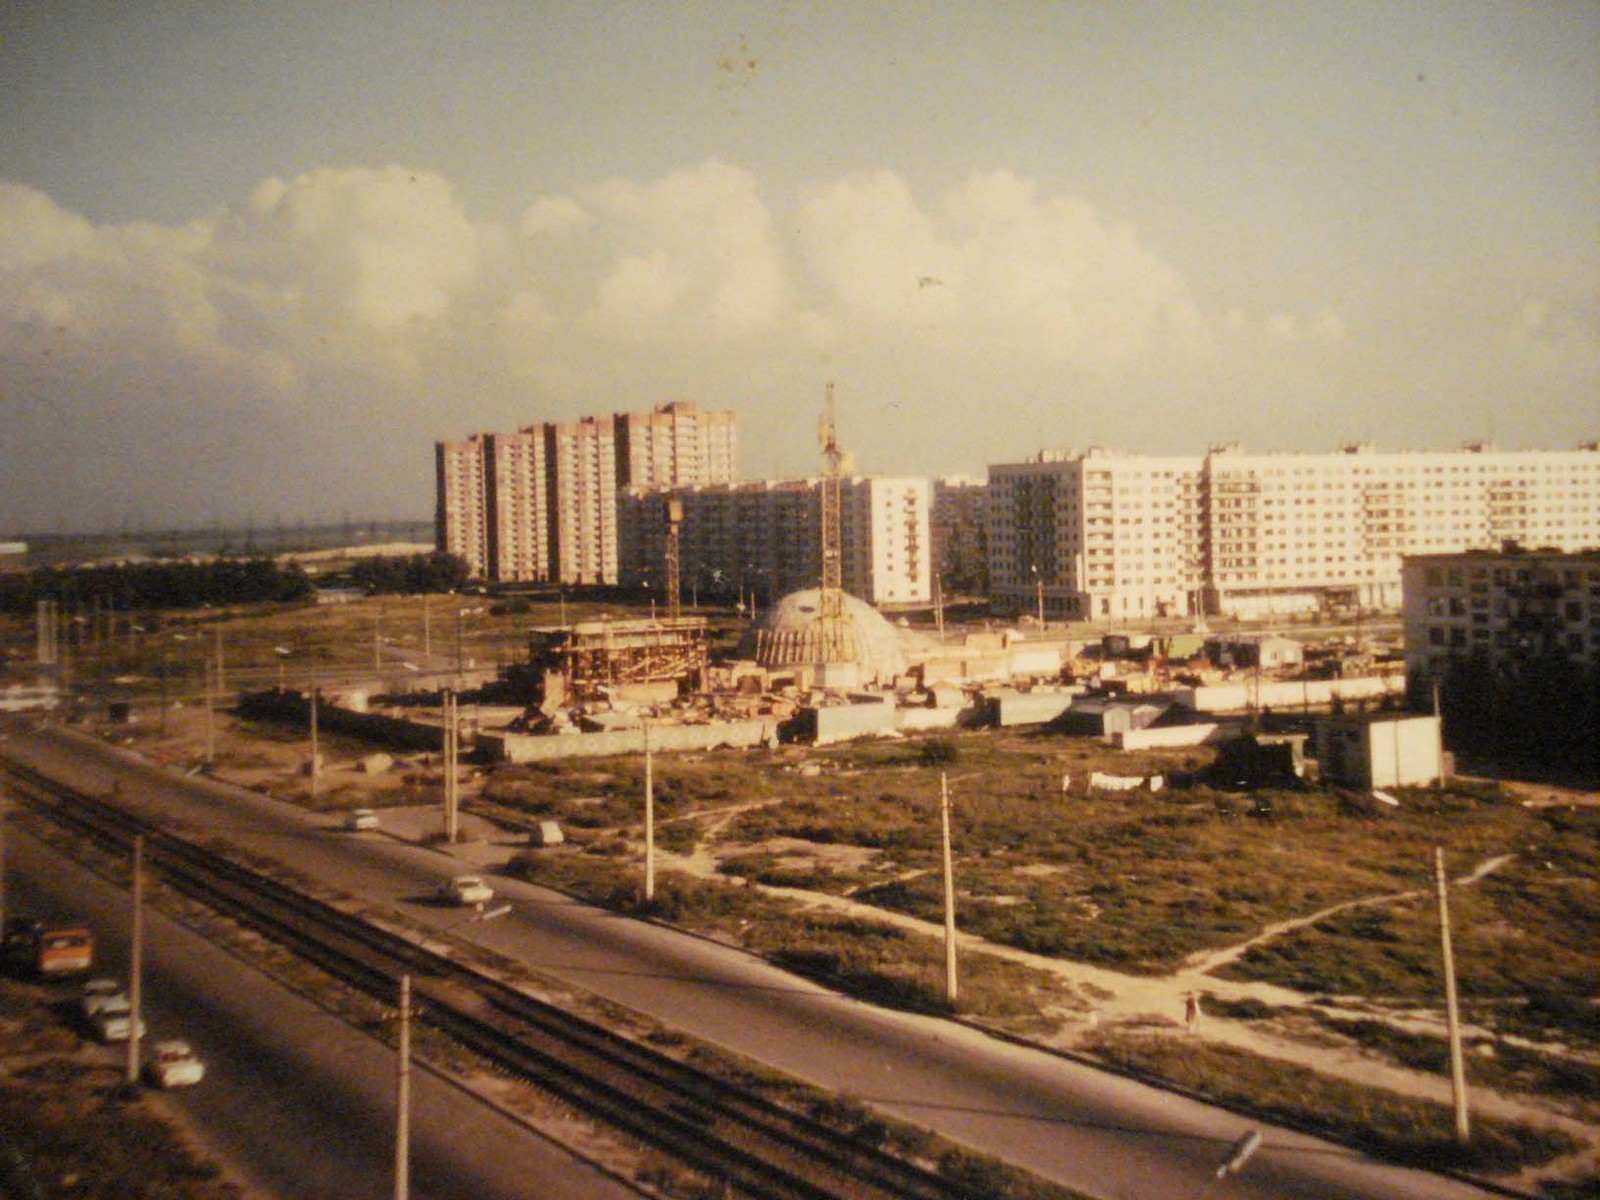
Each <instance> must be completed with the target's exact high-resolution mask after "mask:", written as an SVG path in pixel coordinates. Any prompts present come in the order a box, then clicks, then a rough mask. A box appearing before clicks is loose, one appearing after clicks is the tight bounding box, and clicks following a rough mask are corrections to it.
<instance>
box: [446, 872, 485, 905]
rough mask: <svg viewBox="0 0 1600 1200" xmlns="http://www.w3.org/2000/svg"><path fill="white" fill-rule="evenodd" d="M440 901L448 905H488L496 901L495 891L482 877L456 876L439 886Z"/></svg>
mask: <svg viewBox="0 0 1600 1200" xmlns="http://www.w3.org/2000/svg"><path fill="white" fill-rule="evenodd" d="M439 899H441V900H443V901H444V902H445V903H446V904H487V903H489V901H491V900H493V899H494V889H493V888H492V887H490V886H489V885H488V884H487V883H485V882H484V881H483V876H482V875H456V876H452V877H451V878H449V879H446V880H445V881H444V882H443V883H441V884H440V885H439Z"/></svg>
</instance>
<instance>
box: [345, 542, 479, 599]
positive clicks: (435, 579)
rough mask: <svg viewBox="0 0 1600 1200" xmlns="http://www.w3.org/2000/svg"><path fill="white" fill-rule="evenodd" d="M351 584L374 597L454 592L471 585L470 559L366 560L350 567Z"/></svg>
mask: <svg viewBox="0 0 1600 1200" xmlns="http://www.w3.org/2000/svg"><path fill="white" fill-rule="evenodd" d="M349 574H350V581H351V583H353V584H354V585H355V586H356V587H358V588H361V589H362V590H363V591H365V592H367V593H369V594H371V595H393V594H396V593H404V594H410V595H417V594H420V593H423V592H453V591H457V590H459V589H460V588H461V587H463V586H464V585H465V584H466V582H467V576H468V573H467V563H466V560H465V559H463V558H461V557H460V556H459V555H455V554H443V553H440V552H438V551H435V552H433V553H432V554H413V555H408V556H406V557H403V558H385V557H383V556H381V555H380V556H379V557H376V558H363V559H360V560H358V561H357V562H356V563H355V564H354V565H353V566H352V567H351V568H350V572H349Z"/></svg>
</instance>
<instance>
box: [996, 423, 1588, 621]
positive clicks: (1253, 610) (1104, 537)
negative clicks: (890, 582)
mask: <svg viewBox="0 0 1600 1200" xmlns="http://www.w3.org/2000/svg"><path fill="white" fill-rule="evenodd" d="M987 528H988V537H989V570H990V591H991V596H992V597H993V598H994V599H996V600H997V601H999V602H1001V603H1002V604H1005V605H1006V606H1008V607H1011V608H1012V609H1014V610H1015V611H1021V612H1031V611H1033V607H1034V605H1035V603H1036V602H1037V601H1038V600H1041V599H1042V601H1043V607H1044V608H1045V611H1046V614H1047V615H1048V616H1055V617H1067V618H1097V617H1108V618H1136V617H1152V616H1163V615H1167V616H1176V615H1184V614H1193V613H1197V612H1202V611H1203V612H1223V613H1234V614H1239V615H1250V614H1265V613H1273V612H1296V611H1309V610H1314V609H1317V608H1320V607H1324V606H1329V605H1333V606H1340V605H1348V606H1360V607H1372V608H1390V609H1393V608H1398V607H1399V604H1400V563H1401V558H1402V556H1404V555H1408V554H1428V553H1450V552H1458V551H1464V550H1471V549H1491V548H1493V549H1498V548H1499V547H1500V546H1501V545H1502V544H1504V543H1508V542H1514V543H1518V544H1520V545H1524V546H1533V547H1547V546H1548V547H1554V548H1556V549H1560V550H1565V551H1574V550H1579V549H1583V548H1586V547H1594V546H1600V446H1596V444H1594V443H1590V444H1587V445H1585V446H1583V447H1580V448H1579V449H1577V450H1572V451H1499V450H1496V449H1494V448H1493V447H1490V446H1484V445H1475V446H1469V447H1467V448H1466V449H1464V450H1460V451H1450V452H1434V451H1425V452H1417V451H1406V452H1400V453H1378V452H1375V451H1373V450H1372V449H1371V448H1369V447H1366V446H1350V447H1347V448H1345V449H1344V450H1343V451H1340V452H1338V453H1333V454H1245V453H1242V452H1241V451H1239V450H1238V449H1237V448H1236V447H1233V446H1223V447H1214V448H1213V449H1212V450H1211V451H1210V452H1209V453H1207V454H1205V455H1203V456H1195V457H1147V456H1140V455H1123V454H1114V453H1108V452H1106V451H1103V450H1098V449H1094V450H1090V451H1089V452H1088V453H1086V454H1077V453H1065V454H1055V453H1044V454H1041V455H1039V456H1038V457H1037V458H1036V459H1034V460H1033V461H1031V462H1026V463H1011V464H1002V465H998V466H991V467H990V468H989V498H988V526H987Z"/></svg>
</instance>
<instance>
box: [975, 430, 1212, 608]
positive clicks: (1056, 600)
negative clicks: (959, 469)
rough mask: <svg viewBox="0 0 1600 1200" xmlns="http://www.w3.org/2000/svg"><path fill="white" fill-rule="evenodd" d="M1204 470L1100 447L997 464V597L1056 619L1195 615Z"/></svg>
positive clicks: (993, 472) (991, 509) (991, 530)
mask: <svg viewBox="0 0 1600 1200" xmlns="http://www.w3.org/2000/svg"><path fill="white" fill-rule="evenodd" d="M1204 463H1205V460H1204V459H1202V458H1151V457H1144V456H1134V455H1120V454H1108V453H1106V452H1105V451H1102V450H1099V449H1092V450H1090V451H1089V452H1088V453H1087V454H1071V453H1068V454H1054V453H1049V452H1046V453H1044V454H1041V455H1039V456H1038V457H1037V458H1036V459H1035V460H1034V461H1033V462H1028V463H1012V464H1004V465H999V466H991V467H990V468H989V502H988V506H987V509H986V517H987V530H988V549H989V593H990V597H991V599H993V600H996V601H999V602H1000V603H1001V604H1002V605H1003V606H1005V607H1008V608H1010V609H1012V610H1013V611H1016V612H1027V613H1033V612H1035V611H1036V610H1037V609H1038V608H1042V609H1043V610H1044V615H1045V617H1046V619H1055V620H1060V619H1082V618H1092V617H1109V618H1136V617H1154V616H1176V615H1182V614H1184V613H1188V612H1192V611H1195V606H1196V605H1197V604H1198V602H1199V597H1198V595H1197V592H1198V590H1199V589H1200V588H1201V587H1202V586H1203V582H1204V581H1203V577H1202V574H1201V570H1200V555H1199V535H1200V529H1201V520H1200V511H1201V510H1200V488H1201V475H1202V472H1203V468H1204Z"/></svg>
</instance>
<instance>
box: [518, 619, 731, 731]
mask: <svg viewBox="0 0 1600 1200" xmlns="http://www.w3.org/2000/svg"><path fill="white" fill-rule="evenodd" d="M528 656H529V662H530V665H531V666H532V668H533V670H534V671H535V672H536V673H537V674H538V675H539V676H540V677H541V678H540V682H541V684H542V688H541V691H542V696H543V707H544V708H546V710H549V709H550V708H553V707H557V706H559V705H562V704H564V703H566V702H567V701H569V700H584V699H592V698H596V697H614V696H616V695H618V694H621V693H626V692H629V691H633V692H636V693H638V694H639V695H640V696H641V697H649V698H663V699H670V698H671V697H672V696H675V695H676V694H677V693H678V691H679V689H680V688H687V689H689V690H693V691H703V690H704V689H705V686H706V657H707V656H706V623H705V621H704V620H703V619H702V618H700V617H676V618H668V619H665V620H655V619H651V620H643V621H585V622H583V623H581V624H578V625H572V626H568V627H562V628H555V629H536V630H534V631H533V632H532V633H531V634H530V635H529V638H528Z"/></svg>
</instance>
